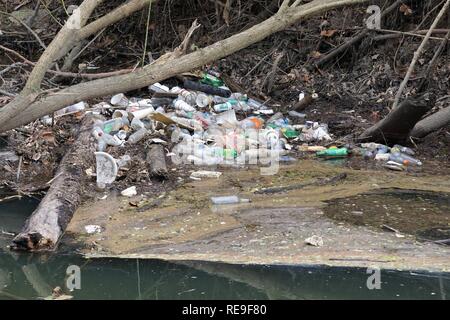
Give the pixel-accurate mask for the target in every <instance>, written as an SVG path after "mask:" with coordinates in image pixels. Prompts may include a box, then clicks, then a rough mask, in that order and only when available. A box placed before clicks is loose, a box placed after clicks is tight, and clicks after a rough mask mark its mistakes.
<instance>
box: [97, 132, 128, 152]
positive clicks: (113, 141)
mask: <svg viewBox="0 0 450 320" xmlns="http://www.w3.org/2000/svg"><path fill="white" fill-rule="evenodd" d="M92 135H93V136H94V138H95V139H97V143H98V145H97V150H98V151H104V150H105V149H106V147H107V146H120V145H122V143H123V140H120V139H119V138H118V137H115V136H112V135H110V134H108V133H105V132H103V130H102V128H100V127H98V126H96V127H94V129H93V130H92Z"/></svg>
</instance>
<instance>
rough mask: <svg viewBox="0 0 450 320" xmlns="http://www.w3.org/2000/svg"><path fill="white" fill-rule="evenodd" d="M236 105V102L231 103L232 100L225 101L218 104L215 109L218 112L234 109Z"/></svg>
mask: <svg viewBox="0 0 450 320" xmlns="http://www.w3.org/2000/svg"><path fill="white" fill-rule="evenodd" d="M234 106H235V104H233V103H231V102H229V101H228V102H225V103H220V104H216V105H215V106H214V111H216V112H224V111H228V110H231V109H233V108H234Z"/></svg>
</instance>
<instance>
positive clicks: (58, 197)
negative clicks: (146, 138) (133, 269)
mask: <svg viewBox="0 0 450 320" xmlns="http://www.w3.org/2000/svg"><path fill="white" fill-rule="evenodd" d="M92 125H93V119H92V118H91V117H85V118H84V120H83V122H82V124H81V127H80V131H79V135H78V138H77V140H76V141H75V142H74V143H73V144H72V146H71V147H70V150H69V152H68V153H67V154H66V155H65V156H64V158H63V159H62V161H61V163H60V165H59V168H58V170H57V172H56V175H55V178H54V180H53V182H52V184H51V186H50V189H49V190H48V192H47V194H46V196H45V197H44V198H43V199H42V201H41V203H40V204H39V206H38V207H37V209H36V210H35V211H34V212H33V214H32V215H31V216H30V218H29V219H28V220H27V221H26V223H25V226H24V227H23V229H22V231H21V232H20V233H19V234H18V235H17V236H16V237H15V238H14V239H13V241H12V242H13V243H12V245H11V248H12V249H14V250H33V251H36V250H50V249H53V248H54V247H55V246H56V244H57V242H58V240H59V238H60V237H61V236H62V234H63V233H64V231H65V229H66V227H67V225H68V224H69V222H70V220H71V219H72V216H73V213H74V212H75V210H76V209H77V207H78V205H79V204H80V201H81V193H82V182H83V178H84V176H85V170H86V169H87V168H88V166H89V163H91V162H92V161H93V160H92V161H90V159H89V157H93V155H94V151H95V143H94V140H93V139H92V138H91V130H92Z"/></svg>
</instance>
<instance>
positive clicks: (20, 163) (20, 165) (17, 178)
mask: <svg viewBox="0 0 450 320" xmlns="http://www.w3.org/2000/svg"><path fill="white" fill-rule="evenodd" d="M21 168H22V156H20V158H19V166H18V167H17V175H16V181H17V182H19V178H20V170H21Z"/></svg>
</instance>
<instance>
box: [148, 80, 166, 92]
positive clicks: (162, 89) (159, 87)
mask: <svg viewBox="0 0 450 320" xmlns="http://www.w3.org/2000/svg"><path fill="white" fill-rule="evenodd" d="M148 88H149V89H150V90H151V91H153V92H160V93H167V92H169V91H170V89H169V87H166V86H164V85H162V84H160V83H159V82H157V83H154V84H152V85H150V86H149V87H148Z"/></svg>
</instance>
